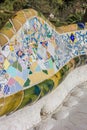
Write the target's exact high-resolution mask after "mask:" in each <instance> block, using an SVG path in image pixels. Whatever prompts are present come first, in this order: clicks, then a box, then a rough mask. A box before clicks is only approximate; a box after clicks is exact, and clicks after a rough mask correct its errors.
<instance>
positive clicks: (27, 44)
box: [0, 9, 87, 116]
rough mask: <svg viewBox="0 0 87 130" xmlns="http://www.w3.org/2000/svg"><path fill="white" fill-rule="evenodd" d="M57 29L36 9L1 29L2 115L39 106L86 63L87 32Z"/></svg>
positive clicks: (0, 107)
mask: <svg viewBox="0 0 87 130" xmlns="http://www.w3.org/2000/svg"><path fill="white" fill-rule="evenodd" d="M57 30H58V29H57ZM57 30H56V28H55V27H54V26H53V25H52V24H51V23H50V22H49V21H48V20H46V19H45V18H44V17H43V16H42V15H40V14H39V13H38V12H36V11H35V10H33V9H25V10H22V11H19V12H17V13H16V14H15V16H14V17H13V18H12V19H9V21H8V22H7V23H6V24H5V25H4V27H3V28H2V29H1V30H0V45H1V47H0V116H2V115H5V114H9V113H11V112H14V111H16V110H18V109H21V108H23V107H24V106H26V105H31V104H33V103H36V102H37V101H38V100H39V99H41V98H42V97H43V96H45V95H47V94H48V93H50V92H51V91H53V90H54V89H56V88H57V87H58V85H59V84H60V83H61V82H62V81H63V80H64V79H65V77H66V76H67V74H68V73H70V71H71V70H73V69H75V68H76V67H79V66H81V65H85V64H86V63H87V55H86V53H87V29H86V28H84V29H83V30H77V31H72V32H67V33H61V34H60V33H59V32H58V31H57Z"/></svg>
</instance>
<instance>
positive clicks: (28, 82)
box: [24, 78, 30, 87]
mask: <svg viewBox="0 0 87 130" xmlns="http://www.w3.org/2000/svg"><path fill="white" fill-rule="evenodd" d="M29 85H30V79H29V78H28V79H27V80H26V82H25V83H24V87H28V86H29Z"/></svg>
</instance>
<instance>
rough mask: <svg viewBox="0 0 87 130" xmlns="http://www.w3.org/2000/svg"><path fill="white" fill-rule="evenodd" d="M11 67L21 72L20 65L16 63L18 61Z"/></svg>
mask: <svg viewBox="0 0 87 130" xmlns="http://www.w3.org/2000/svg"><path fill="white" fill-rule="evenodd" d="M12 66H13V67H14V68H16V69H18V70H19V71H21V72H22V67H21V65H20V64H19V63H18V61H15V62H14V63H13V65H12Z"/></svg>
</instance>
